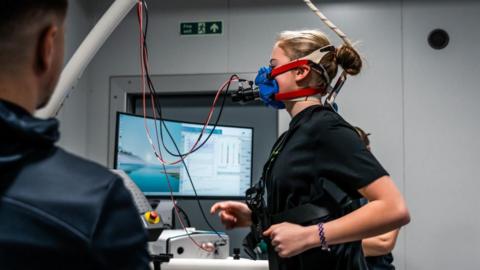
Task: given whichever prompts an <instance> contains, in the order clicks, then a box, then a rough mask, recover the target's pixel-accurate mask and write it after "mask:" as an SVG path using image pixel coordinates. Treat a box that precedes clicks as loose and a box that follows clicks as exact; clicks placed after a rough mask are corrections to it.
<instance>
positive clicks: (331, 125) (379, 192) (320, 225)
mask: <svg viewBox="0 0 480 270" xmlns="http://www.w3.org/2000/svg"><path fill="white" fill-rule="evenodd" d="M339 67H341V68H342V69H343V70H344V72H345V73H346V74H348V75H356V74H358V73H359V72H360V71H361V68H362V61H361V58H360V56H359V54H358V53H357V52H356V51H355V49H353V48H352V47H350V46H348V45H343V46H340V47H338V48H335V47H333V46H332V45H331V43H330V42H329V40H328V39H327V38H326V36H325V35H324V34H323V33H322V32H320V31H316V30H303V31H286V32H283V33H281V34H280V35H279V37H278V39H277V41H276V43H275V45H274V46H273V50H272V55H271V60H270V66H269V67H263V68H261V69H260V71H259V74H258V75H257V78H256V85H258V86H259V88H260V96H261V97H262V100H263V101H264V102H265V103H266V104H267V105H269V106H271V107H273V108H276V109H283V108H285V109H286V110H287V112H288V113H289V114H290V116H291V117H292V120H291V122H290V127H289V130H288V131H287V132H285V133H284V134H283V135H282V136H281V137H280V138H279V140H278V141H277V142H276V143H275V145H274V147H273V149H272V154H271V156H270V158H269V160H268V161H267V164H266V165H265V169H264V172H263V176H262V180H261V181H260V182H259V183H260V184H258V185H257V186H256V188H257V191H258V190H259V189H260V188H263V187H265V188H266V193H265V194H266V204H265V205H264V206H263V205H262V202H261V200H257V202H258V203H259V204H260V207H257V206H258V205H255V204H252V203H251V202H249V205H247V204H245V203H240V202H231V201H227V202H219V203H216V204H214V205H213V206H212V208H211V212H212V213H216V212H218V214H219V216H220V219H221V221H222V223H223V224H224V225H225V226H226V227H227V228H236V227H245V226H252V227H253V228H261V229H262V230H263V232H262V234H263V237H264V239H265V240H266V242H267V246H268V259H269V266H270V269H275V270H276V269H282V270H283V269H296V270H304V269H339V270H340V269H368V268H367V265H366V262H365V259H364V254H363V252H362V246H361V239H365V238H368V237H371V236H375V235H379V234H382V233H385V232H388V231H391V230H393V229H395V228H399V227H401V226H403V225H405V224H407V223H408V222H409V221H410V217H409V213H408V210H407V206H406V203H405V201H404V199H403V197H402V195H401V193H400V192H399V190H398V189H397V187H396V186H395V184H394V182H393V181H392V179H391V178H390V176H389V175H388V173H387V172H386V171H385V170H384V168H383V167H382V166H381V165H380V163H379V162H378V161H377V160H376V159H375V157H374V156H373V155H372V153H371V152H370V151H368V150H367V148H366V147H365V145H364V144H363V142H362V141H361V139H360V138H359V136H358V135H357V133H356V131H355V129H354V128H353V127H352V126H351V125H350V124H349V123H348V122H346V121H345V120H344V119H343V118H342V117H341V116H340V115H339V114H337V113H336V112H335V111H334V110H333V109H332V108H330V107H329V106H324V105H322V102H321V97H322V96H325V95H326V94H327V93H329V92H330V88H329V85H330V84H332V80H333V78H335V77H336V75H337V71H338V68H339ZM257 193H258V192H257ZM260 193H261V192H260ZM247 195H249V194H247ZM248 197H251V196H250V195H249V196H248ZM361 197H365V198H367V199H368V201H369V203H368V204H367V205H365V206H363V207H361V208H359V209H358V210H355V209H353V207H351V202H352V201H353V200H356V199H359V198H361ZM262 209H263V210H264V211H262ZM252 210H253V211H252Z"/></svg>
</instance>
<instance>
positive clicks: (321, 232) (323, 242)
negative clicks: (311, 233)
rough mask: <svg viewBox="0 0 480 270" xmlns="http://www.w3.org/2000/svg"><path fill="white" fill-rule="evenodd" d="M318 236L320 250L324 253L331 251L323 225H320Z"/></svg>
mask: <svg viewBox="0 0 480 270" xmlns="http://www.w3.org/2000/svg"><path fill="white" fill-rule="evenodd" d="M317 226H318V236H319V237H320V248H321V249H322V250H324V251H330V248H329V247H328V244H327V240H326V239H325V230H324V229H323V223H321V222H320V223H318V224H317Z"/></svg>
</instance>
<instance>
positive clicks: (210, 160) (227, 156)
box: [114, 112, 253, 199]
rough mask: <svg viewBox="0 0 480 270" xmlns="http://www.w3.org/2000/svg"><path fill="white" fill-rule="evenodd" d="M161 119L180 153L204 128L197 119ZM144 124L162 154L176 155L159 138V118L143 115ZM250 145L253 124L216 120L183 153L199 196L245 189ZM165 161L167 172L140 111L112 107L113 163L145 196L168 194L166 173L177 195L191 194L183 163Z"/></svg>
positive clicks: (168, 140)
mask: <svg viewBox="0 0 480 270" xmlns="http://www.w3.org/2000/svg"><path fill="white" fill-rule="evenodd" d="M163 121H164V122H165V125H166V126H167V128H168V130H169V132H170V134H171V135H172V138H173V140H174V141H175V143H176V145H177V147H178V148H179V150H180V152H181V153H185V152H188V151H189V150H190V149H191V148H192V146H193V145H194V143H195V141H196V140H197V138H198V136H199V134H200V132H201V130H202V128H203V124H198V123H190V122H181V121H173V120H165V119H164V120H163ZM155 122H156V125H155ZM146 124H147V126H148V128H149V130H150V134H151V138H152V140H153V141H154V145H155V148H156V149H157V151H158V149H159V147H160V149H161V153H162V156H163V159H164V160H167V161H170V162H171V161H176V160H178V159H179V158H178V157H175V156H173V155H170V154H168V152H167V151H166V150H165V147H164V146H163V144H162V142H161V138H160V131H159V128H160V126H161V125H162V123H161V121H160V120H158V119H157V120H155V119H152V118H146ZM155 128H157V132H155ZM162 128H163V141H164V144H165V146H166V147H167V148H168V150H169V151H170V152H172V153H174V154H178V152H177V150H176V148H175V145H174V143H173V141H172V139H171V138H170V136H169V135H168V133H167V131H166V130H165V128H164V127H162ZM212 129H213V126H212V125H209V126H207V128H206V130H205V134H204V135H203V136H202V139H201V141H204V140H205V138H207V136H208V134H209V133H210V132H211V131H212ZM157 134H158V137H159V139H158V141H157ZM197 145H199V144H197ZM252 145H253V128H250V127H236V126H225V125H221V126H220V125H218V126H217V127H216V128H215V130H214V131H213V134H212V136H211V137H210V139H209V140H208V141H207V142H206V143H205V144H204V145H203V146H202V147H201V148H200V149H199V150H198V151H196V152H194V153H192V154H190V155H189V156H188V157H186V158H185V163H186V165H187V168H188V171H189V173H190V176H191V178H192V181H193V183H194V185H195V189H196V191H197V194H198V196H199V197H202V198H205V199H207V198H208V199H220V198H231V199H235V198H243V197H245V191H246V190H247V189H248V188H249V187H250V186H251V183H252V150H253V148H252ZM165 166H166V174H165V172H164V169H163V165H162V164H161V162H160V161H158V159H157V158H156V156H155V153H154V151H153V148H152V145H151V144H150V142H149V140H148V138H147V135H146V131H145V119H144V117H143V116H138V115H133V114H127V113H120V112H119V113H117V128H116V142H115V154H114V167H115V169H120V170H123V171H125V172H126V173H127V174H128V175H129V176H130V178H131V179H132V180H133V181H134V182H135V183H136V184H137V186H138V187H139V188H140V190H141V191H142V192H143V193H144V194H145V195H146V196H149V197H169V196H170V189H169V185H168V182H167V177H168V180H169V181H170V186H171V188H172V191H173V195H174V196H175V197H176V198H194V197H195V194H194V191H193V188H192V185H191V183H190V180H189V178H188V175H187V171H186V170H185V167H184V165H183V163H182V162H179V163H177V164H175V165H165Z"/></svg>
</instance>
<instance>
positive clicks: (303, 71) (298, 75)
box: [295, 65, 312, 82]
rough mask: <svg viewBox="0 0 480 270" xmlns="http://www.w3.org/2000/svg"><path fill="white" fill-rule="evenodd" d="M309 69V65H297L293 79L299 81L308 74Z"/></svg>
mask: <svg viewBox="0 0 480 270" xmlns="http://www.w3.org/2000/svg"><path fill="white" fill-rule="evenodd" d="M311 70H312V68H311V67H310V66H309V65H303V66H300V67H298V68H297V69H296V70H295V80H296V81H297V82H298V81H301V80H303V79H305V78H307V76H308V75H309V74H310V72H311Z"/></svg>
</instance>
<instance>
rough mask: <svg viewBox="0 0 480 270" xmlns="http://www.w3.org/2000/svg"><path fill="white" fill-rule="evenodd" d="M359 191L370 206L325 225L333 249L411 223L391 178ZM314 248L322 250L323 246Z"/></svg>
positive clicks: (318, 244)
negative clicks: (333, 246) (334, 246)
mask: <svg viewBox="0 0 480 270" xmlns="http://www.w3.org/2000/svg"><path fill="white" fill-rule="evenodd" d="M358 191H359V192H360V193H361V194H362V195H363V196H364V197H365V198H367V199H368V201H369V203H368V204H366V205H365V206H363V207H361V208H360V209H358V210H356V211H354V212H352V213H350V214H348V215H345V216H343V217H341V218H339V219H336V220H332V221H330V222H327V223H325V224H324V230H325V239H326V241H327V243H328V244H329V245H334V244H340V243H345V242H352V241H357V240H360V239H364V238H368V237H372V236H376V235H380V234H383V233H386V232H388V231H391V230H393V229H396V228H400V227H401V226H403V225H406V224H408V223H409V222H410V214H409V213H408V209H407V206H406V204H405V201H404V199H403V196H402V195H401V193H400V191H399V190H398V189H397V187H396V186H395V184H394V183H393V181H392V179H391V178H390V177H389V176H383V177H381V178H379V179H377V180H375V181H374V182H372V183H371V184H369V185H367V186H366V187H364V188H362V189H360V190H358ZM314 227H315V226H314ZM312 245H313V246H315V247H316V246H320V242H319V241H317V242H316V243H312Z"/></svg>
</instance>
